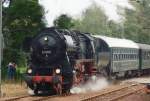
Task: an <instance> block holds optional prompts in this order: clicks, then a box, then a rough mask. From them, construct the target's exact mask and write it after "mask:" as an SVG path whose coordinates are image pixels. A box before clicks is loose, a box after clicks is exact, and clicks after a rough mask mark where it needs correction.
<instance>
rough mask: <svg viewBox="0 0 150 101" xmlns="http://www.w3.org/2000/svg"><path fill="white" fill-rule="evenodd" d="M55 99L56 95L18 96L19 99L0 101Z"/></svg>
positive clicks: (3, 100)
mask: <svg viewBox="0 0 150 101" xmlns="http://www.w3.org/2000/svg"><path fill="white" fill-rule="evenodd" d="M54 97H57V96H56V95H52V96H29V95H26V96H20V97H14V98H8V99H2V100H0V101H43V100H47V99H50V98H54Z"/></svg>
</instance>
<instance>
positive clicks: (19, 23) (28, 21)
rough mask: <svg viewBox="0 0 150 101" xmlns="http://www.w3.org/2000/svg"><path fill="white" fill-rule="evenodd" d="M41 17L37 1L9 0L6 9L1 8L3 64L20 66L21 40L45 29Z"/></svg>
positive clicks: (41, 11)
mask: <svg viewBox="0 0 150 101" xmlns="http://www.w3.org/2000/svg"><path fill="white" fill-rule="evenodd" d="M6 1H7V0H6ZM43 15H44V10H43V8H42V7H41V6H40V5H39V4H38V0H11V4H9V5H8V7H3V29H2V31H3V35H4V41H5V49H4V64H6V63H8V61H15V62H17V63H18V64H22V62H23V61H22V58H23V57H22V43H23V40H24V38H25V37H27V36H34V35H35V34H36V33H37V32H38V31H39V30H40V29H41V28H43V27H45V23H44V21H43V20H42V19H43Z"/></svg>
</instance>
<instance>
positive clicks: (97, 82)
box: [71, 76, 109, 94]
mask: <svg viewBox="0 0 150 101" xmlns="http://www.w3.org/2000/svg"><path fill="white" fill-rule="evenodd" d="M108 85H109V82H108V81H107V79H106V78H104V77H101V78H99V77H96V76H93V77H92V78H91V80H89V81H88V82H87V83H85V84H81V85H78V86H75V87H72V89H71V93H72V94H79V93H86V92H94V91H98V90H101V89H104V88H106V87H107V86H108Z"/></svg>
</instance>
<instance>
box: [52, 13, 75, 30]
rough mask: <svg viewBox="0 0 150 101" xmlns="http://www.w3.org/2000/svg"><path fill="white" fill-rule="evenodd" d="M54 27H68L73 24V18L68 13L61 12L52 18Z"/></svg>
mask: <svg viewBox="0 0 150 101" xmlns="http://www.w3.org/2000/svg"><path fill="white" fill-rule="evenodd" d="M54 25H55V27H58V28H64V29H69V28H72V27H73V26H74V23H73V19H72V18H71V17H69V16H68V15H65V14H62V15H60V16H59V17H58V18H56V19H55V20H54Z"/></svg>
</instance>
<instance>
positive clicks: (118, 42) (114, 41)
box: [92, 35, 139, 49]
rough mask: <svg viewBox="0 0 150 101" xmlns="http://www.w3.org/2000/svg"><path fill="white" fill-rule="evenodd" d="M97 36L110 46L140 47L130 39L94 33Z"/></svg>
mask: <svg viewBox="0 0 150 101" xmlns="http://www.w3.org/2000/svg"><path fill="white" fill-rule="evenodd" d="M92 36H93V37H95V38H98V39H101V40H103V41H105V43H107V44H108V46H109V47H120V48H135V49H139V46H138V44H137V43H135V42H134V41H132V40H128V39H119V38H111V37H106V36H101V35H92Z"/></svg>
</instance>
